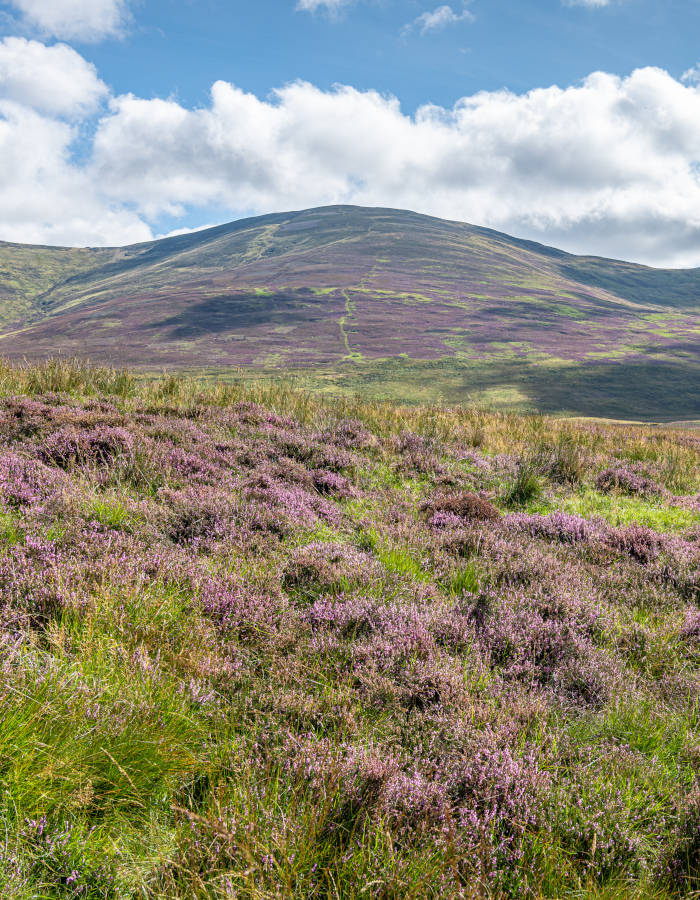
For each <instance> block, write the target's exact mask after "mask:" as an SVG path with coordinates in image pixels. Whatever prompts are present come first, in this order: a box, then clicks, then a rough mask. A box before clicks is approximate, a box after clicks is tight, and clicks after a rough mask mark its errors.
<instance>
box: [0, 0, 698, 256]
mask: <svg viewBox="0 0 700 900" xmlns="http://www.w3.org/2000/svg"><path fill="white" fill-rule="evenodd" d="M699 59H700V3H699V2H698V0H685V2H684V0H668V2H666V3H663V4H661V3H658V2H656V3H652V2H650V0H607V2H606V0H578V2H571V0H540V2H535V0H520V2H508V0H471V2H469V3H467V4H464V3H463V2H461V0H459V2H451V3H449V4H443V3H440V2H435V0H432V2H431V0H428V2H426V0H345V2H344V0H298V2H297V0H263V2H258V3H255V4H249V3H242V2H230V0H229V2H226V0H180V2H172V0H170V2H165V0H11V2H10V0H0V239H4V240H17V241H27V242H45V243H52V244H66V243H70V244H81V245H82V244H120V243H127V242H131V241H137V240H146V239H149V238H151V237H152V236H158V235H161V234H165V233H170V232H172V231H176V230H186V229H191V228H196V227H200V226H203V225H208V224H214V223H218V222H221V221H226V220H230V219H233V218H238V217H240V216H243V215H249V214H255V213H264V212H271V211H278V210H286V209H292V208H302V207H307V206H314V205H323V204H326V203H336V202H349V203H361V204H365V205H385V206H396V207H404V208H411V209H416V210H417V211H419V212H426V213H430V214H434V215H441V216H445V217H448V218H454V219H462V220H465V221H472V222H475V223H476V224H482V225H488V226H491V227H494V228H498V229H500V230H503V231H508V232H510V233H514V234H517V235H521V236H524V237H530V238H534V239H536V240H541V241H543V242H545V243H551V244H555V245H558V246H561V247H564V248H565V249H568V250H571V251H572V252H584V253H598V254H602V255H614V256H620V257H625V258H630V259H635V260H639V261H643V262H648V263H650V264H663V265H700V175H699V173H700V88H699V87H698V84H699V82H700V70H698V68H697V65H698V60H699Z"/></svg>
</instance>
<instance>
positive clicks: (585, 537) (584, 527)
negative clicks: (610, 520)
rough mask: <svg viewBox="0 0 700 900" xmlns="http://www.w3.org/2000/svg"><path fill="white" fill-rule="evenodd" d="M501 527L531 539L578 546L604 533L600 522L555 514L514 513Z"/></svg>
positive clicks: (507, 517)
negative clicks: (537, 538)
mask: <svg viewBox="0 0 700 900" xmlns="http://www.w3.org/2000/svg"><path fill="white" fill-rule="evenodd" d="M503 526H504V528H506V529H509V530H512V531H515V532H524V533H526V534H529V535H531V536H532V537H541V538H545V539H547V540H550V541H562V542H563V543H565V544H578V543H581V542H586V541H590V540H592V539H593V538H597V537H599V536H601V535H602V534H604V533H605V532H606V529H605V527H604V526H603V525H602V524H601V523H600V522H591V521H590V520H589V519H584V518H583V517H582V516H577V515H574V514H571V513H564V512H555V513H552V514H551V515H548V516H543V515H538V514H533V515H527V514H525V513H514V514H512V515H509V516H506V517H505V518H504V519H503Z"/></svg>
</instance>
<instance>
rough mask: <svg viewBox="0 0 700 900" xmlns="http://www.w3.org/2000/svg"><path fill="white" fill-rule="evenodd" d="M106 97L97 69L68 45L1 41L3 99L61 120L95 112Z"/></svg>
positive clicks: (9, 38) (16, 38)
mask: <svg viewBox="0 0 700 900" xmlns="http://www.w3.org/2000/svg"><path fill="white" fill-rule="evenodd" d="M106 94H107V86H106V85H105V84H104V83H103V82H102V81H100V79H99V78H98V76H97V70H96V69H95V67H94V66H93V65H92V64H91V63H89V62H86V60H84V59H83V57H82V56H81V55H80V54H79V53H76V51H75V50H73V49H72V48H71V47H67V46H66V45H65V44H57V45H55V46H53V47H46V46H45V45H44V44H40V43H39V42H38V41H28V40H25V39H24V38H18V37H7V38H5V39H4V40H2V41H0V99H3V100H12V101H14V102H16V103H20V104H23V105H25V106H29V107H32V108H34V109H37V110H42V111H45V112H49V113H53V114H54V115H58V116H73V115H79V114H85V113H89V112H91V111H93V110H94V109H95V108H96V107H97V105H98V104H99V102H100V100H101V99H102V98H103V97H104V96H105V95H106Z"/></svg>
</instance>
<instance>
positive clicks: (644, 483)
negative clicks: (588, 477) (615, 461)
mask: <svg viewBox="0 0 700 900" xmlns="http://www.w3.org/2000/svg"><path fill="white" fill-rule="evenodd" d="M595 485H596V487H597V488H598V490H599V491H604V492H606V493H607V492H610V491H620V493H623V494H638V495H641V496H644V497H656V496H659V495H660V494H662V493H663V488H662V487H661V485H659V484H657V483H656V482H655V481H653V480H652V479H651V478H647V477H646V476H645V475H644V474H643V473H642V472H641V470H640V469H639V468H631V467H629V466H611V467H610V468H607V469H604V470H603V471H602V472H601V473H600V474H599V475H598V476H597V478H596V481H595Z"/></svg>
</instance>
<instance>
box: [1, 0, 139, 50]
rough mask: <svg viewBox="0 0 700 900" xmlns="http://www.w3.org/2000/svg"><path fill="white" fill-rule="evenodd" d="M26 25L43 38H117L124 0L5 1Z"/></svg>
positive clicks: (124, 10)
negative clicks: (17, 12)
mask: <svg viewBox="0 0 700 900" xmlns="http://www.w3.org/2000/svg"><path fill="white" fill-rule="evenodd" d="M7 2H9V4H10V5H11V6H14V7H15V9H17V10H19V12H20V13H21V14H22V16H23V19H24V21H25V23H26V24H27V25H29V26H30V27H33V28H36V29H37V30H38V31H39V32H41V33H42V34H45V35H52V36H54V37H57V38H63V39H66V40H77V41H87V42H92V41H99V40H102V39H103V38H105V37H111V36H118V35H120V34H121V33H122V31H123V29H124V26H125V25H126V23H127V21H128V17H129V14H128V7H127V2H126V0H7Z"/></svg>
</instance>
